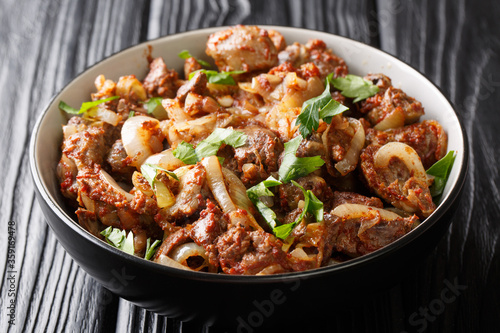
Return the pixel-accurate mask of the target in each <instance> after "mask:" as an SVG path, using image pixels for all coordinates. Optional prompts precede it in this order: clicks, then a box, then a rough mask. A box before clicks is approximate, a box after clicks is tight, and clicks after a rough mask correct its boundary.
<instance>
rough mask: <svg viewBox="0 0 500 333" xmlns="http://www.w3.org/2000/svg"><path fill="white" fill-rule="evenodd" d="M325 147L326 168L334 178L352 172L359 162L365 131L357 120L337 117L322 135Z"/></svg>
mask: <svg viewBox="0 0 500 333" xmlns="http://www.w3.org/2000/svg"><path fill="white" fill-rule="evenodd" d="M322 142H323V143H324V144H325V146H326V149H325V151H326V156H325V158H324V161H325V162H326V168H327V170H328V173H329V174H330V175H332V176H334V177H339V176H345V175H347V174H348V173H350V172H352V171H353V170H354V169H355V168H356V166H357V164H358V160H359V153H360V151H361V149H362V148H363V146H364V144H365V131H364V128H363V126H362V124H361V123H360V122H359V120H357V119H355V118H350V117H344V116H343V115H338V116H335V117H333V119H332V122H331V124H330V125H328V127H327V128H326V131H325V132H324V133H323V135H322Z"/></svg>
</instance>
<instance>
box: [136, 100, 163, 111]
mask: <svg viewBox="0 0 500 333" xmlns="http://www.w3.org/2000/svg"><path fill="white" fill-rule="evenodd" d="M162 100H163V98H161V97H151V98H150V99H148V100H147V101H146V102H140V103H142V104H144V106H145V107H146V110H147V111H148V114H152V113H153V112H154V110H155V109H156V108H157V107H159V106H161V107H163V106H162V105H161V101H162Z"/></svg>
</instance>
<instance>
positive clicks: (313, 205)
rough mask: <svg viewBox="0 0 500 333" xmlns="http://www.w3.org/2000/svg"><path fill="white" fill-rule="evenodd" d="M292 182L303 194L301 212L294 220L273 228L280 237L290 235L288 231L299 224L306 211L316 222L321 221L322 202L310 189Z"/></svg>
mask: <svg viewBox="0 0 500 333" xmlns="http://www.w3.org/2000/svg"><path fill="white" fill-rule="evenodd" d="M292 184H293V185H295V186H297V187H298V188H300V189H301V190H302V193H303V194H304V208H303V209H302V212H301V213H300V215H299V216H298V217H297V219H296V220H295V221H294V222H292V223H288V224H282V225H280V226H278V227H275V228H274V229H273V232H274V234H275V235H276V237H278V238H281V239H286V238H287V237H288V235H290V233H291V232H292V230H293V228H295V226H296V225H297V224H299V223H300V221H302V219H303V218H304V217H305V216H306V214H307V213H309V214H311V215H312V216H314V219H315V220H316V222H321V221H323V202H321V201H320V200H319V199H318V198H317V197H316V196H315V195H314V193H313V192H312V191H311V190H307V191H306V190H305V189H304V188H303V187H302V186H300V185H299V184H298V183H297V182H295V181H293V180H292Z"/></svg>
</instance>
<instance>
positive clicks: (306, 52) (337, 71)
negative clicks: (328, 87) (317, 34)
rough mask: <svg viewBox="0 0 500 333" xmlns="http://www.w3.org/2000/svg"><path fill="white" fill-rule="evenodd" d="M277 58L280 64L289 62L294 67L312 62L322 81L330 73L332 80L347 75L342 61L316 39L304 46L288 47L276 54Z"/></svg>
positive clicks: (296, 44)
mask: <svg viewBox="0 0 500 333" xmlns="http://www.w3.org/2000/svg"><path fill="white" fill-rule="evenodd" d="M278 58H279V62H280V64H281V63H284V62H291V63H292V64H293V66H295V67H299V66H301V65H303V64H305V63H308V62H312V63H314V65H316V67H317V68H318V69H319V73H320V75H321V78H322V79H324V78H326V76H327V75H328V74H330V73H333V77H334V78H336V77H339V76H340V77H343V76H346V75H347V74H348V73H349V70H348V68H347V65H346V63H345V61H344V59H342V58H340V57H338V56H336V55H335V54H334V53H333V52H332V50H330V49H328V48H327V47H326V44H325V42H323V41H321V40H318V39H311V40H310V41H309V42H307V44H306V45H301V44H299V43H297V42H295V43H293V44H291V45H288V46H287V47H286V49H285V50H283V51H281V52H280V53H279V54H278Z"/></svg>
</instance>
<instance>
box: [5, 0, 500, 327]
mask: <svg viewBox="0 0 500 333" xmlns="http://www.w3.org/2000/svg"><path fill="white" fill-rule="evenodd" d="M0 8H1V10H0V22H2V23H1V30H0V31H1V34H0V41H1V47H0V66H1V71H0V96H1V98H0V100H1V102H2V103H1V106H2V109H1V113H2V116H4V117H5V118H3V120H2V121H0V142H1V144H0V149H1V156H2V157H3V158H2V161H1V163H0V174H3V175H4V176H3V177H1V178H0V200H1V203H0V206H1V207H0V217H1V225H2V228H3V229H2V230H1V232H0V249H1V250H0V251H1V252H2V253H4V255H1V256H0V267H2V271H1V272H2V277H3V279H2V284H1V288H2V289H1V300H0V309H1V310H0V314H1V315H0V331H1V332H21V331H25V332H42V331H48V332H53V331H58V332H59V331H68V332H89V331H93V332H94V331H95V332H112V331H116V332H139V331H140V332H160V331H162V332H163V331H167V332H181V331H182V332H191V331H197V330H195V329H194V328H193V326H192V325H191V324H189V323H188V324H182V323H180V322H177V321H176V320H173V319H168V318H163V317H160V316H157V315H155V314H153V313H150V312H147V311H145V310H143V309H140V308H138V307H136V306H134V305H132V304H130V303H129V302H127V301H125V300H123V299H120V298H118V297H116V296H114V295H111V293H110V292H109V291H107V290H105V289H104V288H103V287H101V286H100V285H99V284H97V283H96V282H95V281H94V280H93V279H92V278H91V277H89V276H88V275H87V274H86V273H85V272H84V271H83V270H81V269H80V268H79V267H78V266H77V265H76V264H75V263H74V262H73V260H72V259H71V258H70V257H69V256H68V255H67V254H66V253H65V251H64V250H63V248H62V247H61V246H60V245H59V244H58V242H57V240H56V239H55V236H54V234H53V233H52V232H51V230H50V229H49V228H48V226H47V224H46V223H45V221H44V218H43V216H42V214H41V210H40V208H39V206H38V203H37V202H36V200H35V196H34V189H33V183H32V181H31V175H30V171H29V167H28V148H27V147H28V142H29V138H30V134H31V129H32V127H33V125H34V122H35V120H36V118H37V117H38V115H39V113H40V112H41V111H42V109H43V107H44V105H46V103H47V102H48V101H49V99H50V98H51V96H52V95H53V94H55V93H56V92H57V91H58V90H59V89H60V88H62V87H63V86H64V85H65V84H66V83H67V82H68V81H69V80H71V79H72V78H73V77H74V76H75V75H76V74H77V73H79V72H81V71H83V70H84V69H85V68H86V67H88V66H90V65H92V64H94V63H95V62H97V61H99V60H101V59H103V58H104V57H106V56H108V55H110V54H112V53H114V52H117V51H120V50H122V49H123V48H126V47H128V46H130V45H134V44H137V43H139V42H142V41H145V40H148V39H152V38H156V37H158V36H164V35H169V34H174V33H177V32H181V31H186V30H192V29H197V28H200V27H209V26H219V25H233V24H238V23H243V24H274V25H284V26H296V27H305V28H311V29H317V30H322V31H327V32H331V33H335V34H339V35H342V36H347V37H350V38H353V39H356V40H359V41H362V42H364V43H367V44H370V45H373V46H375V47H378V48H381V49H382V50H385V51H387V52H389V53H391V54H394V55H395V56H397V57H399V58H400V59H402V60H403V61H405V62H407V63H409V64H410V65H411V66H413V67H415V68H417V69H418V70H420V71H421V72H423V73H424V74H425V75H426V76H427V77H429V78H430V79H431V80H432V81H433V82H434V83H436V84H437V85H438V86H439V87H440V88H441V89H442V91H443V93H444V94H445V95H446V96H447V97H448V98H449V99H450V100H451V101H452V103H454V105H455V106H456V111H457V113H458V115H459V116H460V118H461V119H462V121H463V123H464V125H465V129H466V131H467V134H468V136H469V149H470V157H471V161H470V168H469V176H468V179H467V182H466V185H465V190H464V195H463V198H462V201H461V205H460V207H459V209H458V211H457V212H456V217H455V219H454V221H453V223H452V225H451V226H450V228H449V230H448V232H447V233H446V235H445V236H444V238H443V239H442V240H441V242H440V243H439V245H438V246H437V248H436V249H435V250H434V251H433V253H432V255H431V256H430V257H429V258H426V259H424V261H423V262H422V263H420V264H418V265H417V267H416V268H414V269H412V270H411V271H410V272H408V274H407V275H406V277H405V278H404V279H403V280H402V281H401V283H399V284H398V285H397V286H396V287H394V288H392V289H391V290H388V291H386V292H385V293H383V295H381V296H380V297H378V298H377V299H375V300H369V301H365V300H362V299H360V300H359V306H356V307H351V308H346V309H345V311H343V312H342V314H341V315H337V316H335V315H334V314H332V316H331V318H329V319H328V321H329V323H330V324H329V325H328V326H329V327H331V328H333V329H335V328H336V329H337V330H338V331H339V332H402V331H408V332H413V331H419V332H423V331H426V332H493V331H497V332H498V331H500V257H499V255H500V242H498V239H499V235H500V192H499V188H500V175H499V171H500V168H499V166H498V164H499V160H500V145H499V142H500V140H499V135H500V131H499V125H500V108H499V105H500V58H499V57H500V19H499V16H500V2H498V1H488V0H475V1H473V0H446V1H441V0H440V1H424V0H422V1H403V0H391V1H383V0H379V1H375V0H362V1H350V0H339V1H326V0H323V1H321V0H311V1H305V0H304V1H300V0H293V1H285V0H280V1H246V0H238V1H230V0H210V1H203V0H174V1H165V2H164V1H159V0H152V1H132V0H128V1H111V0H110V1H95V0H89V1H74V0H73V1H71V0H53V1H48V0H30V1H26V0H16V1H14V0H1V7H0ZM9 221H13V222H9ZM9 223H10V224H11V226H14V227H15V232H13V233H12V234H11V236H13V237H14V238H15V264H14V271H15V272H16V273H15V274H14V278H13V279H12V278H11V275H10V273H9V271H10V270H12V269H11V268H9V266H8V264H9V261H8V260H7V259H8V257H7V255H6V254H5V253H7V249H8V240H9V238H8V237H9V229H8V227H9ZM11 289H13V290H14V291H15V293H16V296H15V297H13V296H12V295H11V294H10V292H9V290H11ZM450 290H451V291H452V292H454V294H450V293H449V291H450ZM453 296H454V297H453ZM103 298H105V299H107V300H110V301H109V302H108V301H107V302H102V299H103ZM11 300H14V301H15V305H16V310H15V319H14V320H13V322H14V325H9V319H10V317H9V316H8V314H9V313H10V310H9V309H8V307H9V306H10V302H11ZM205 331H208V330H205Z"/></svg>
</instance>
